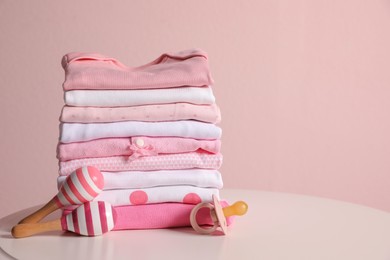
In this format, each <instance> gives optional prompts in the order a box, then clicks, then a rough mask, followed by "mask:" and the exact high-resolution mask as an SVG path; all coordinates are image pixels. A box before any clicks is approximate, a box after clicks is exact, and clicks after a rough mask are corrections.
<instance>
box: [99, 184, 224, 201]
mask: <svg viewBox="0 0 390 260" xmlns="http://www.w3.org/2000/svg"><path fill="white" fill-rule="evenodd" d="M213 194H214V195H216V196H217V197H218V198H219V190H218V189H213V188H199V187H194V186H184V185H183V186H161V187H153V188H145V189H124V190H103V191H102V192H101V193H100V194H99V195H98V196H97V197H96V198H95V199H94V201H99V200H100V201H106V202H109V203H110V204H111V205H112V206H124V205H142V204H152V203H164V202H179V203H186V204H198V203H201V202H211V201H212V195H213Z"/></svg>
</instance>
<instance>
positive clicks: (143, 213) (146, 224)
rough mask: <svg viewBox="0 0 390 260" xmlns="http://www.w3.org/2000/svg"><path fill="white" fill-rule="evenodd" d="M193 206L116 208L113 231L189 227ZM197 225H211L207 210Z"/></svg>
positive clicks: (211, 221) (149, 205)
mask: <svg viewBox="0 0 390 260" xmlns="http://www.w3.org/2000/svg"><path fill="white" fill-rule="evenodd" d="M221 205H222V207H227V206H228V203H227V202H226V201H221ZM194 207H195V205H193V204H184V203H158V204H147V205H127V206H116V207H114V210H115V212H116V221H115V225H114V229H113V230H127V229H156V228H173V227H190V226H191V223H190V215H191V211H192V209H193V208H194ZM73 209H74V207H70V208H67V209H65V210H64V212H63V215H67V214H69V213H70V212H71V211H72V210H73ZM233 221H234V217H227V218H226V222H227V225H228V226H230V225H231V224H232V223H233ZM196 222H197V223H198V224H199V225H213V224H214V222H213V220H212V219H211V216H210V210H209V209H208V208H202V209H200V210H199V211H198V214H197V215H196Z"/></svg>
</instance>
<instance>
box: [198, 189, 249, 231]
mask: <svg viewBox="0 0 390 260" xmlns="http://www.w3.org/2000/svg"><path fill="white" fill-rule="evenodd" d="M201 208H209V209H210V217H211V219H212V221H213V223H214V225H213V226H212V227H209V228H204V227H201V226H200V225H199V224H198V222H197V221H196V215H197V214H198V211H199V210H200V209H201ZM247 210H248V205H247V204H246V203H245V202H243V201H237V202H235V203H234V204H233V205H231V206H228V207H225V208H222V206H221V203H220V202H219V201H218V198H217V196H215V195H213V204H211V203H200V204H198V205H196V206H195V207H194V208H193V209H192V211H191V215H190V221H191V226H192V227H193V228H194V230H195V231H197V232H199V233H201V234H211V233H213V232H214V231H215V230H217V228H218V227H220V228H221V230H222V233H223V234H224V235H226V234H227V223H226V218H227V217H230V216H242V215H244V214H245V213H246V212H247Z"/></svg>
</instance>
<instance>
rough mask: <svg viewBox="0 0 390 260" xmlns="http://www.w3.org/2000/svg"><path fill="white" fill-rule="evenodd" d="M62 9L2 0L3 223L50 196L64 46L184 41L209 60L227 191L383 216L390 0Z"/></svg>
mask: <svg viewBox="0 0 390 260" xmlns="http://www.w3.org/2000/svg"><path fill="white" fill-rule="evenodd" d="M63 3H65V2H63ZM66 3H67V4H61V3H60V2H58V1H50V0H47V1H43V0H38V1H11V0H3V1H0V37H1V41H0V59H1V60H0V88H1V92H0V93H1V102H0V111H1V114H2V119H1V127H0V131H1V132H0V138H1V141H0V162H1V173H0V174H1V181H0V202H1V209H0V217H1V216H5V215H8V214H10V213H11V212H13V211H16V210H19V209H22V208H25V207H29V206H33V205H36V204H41V203H44V202H46V201H48V200H49V199H50V198H51V197H52V196H54V195H55V194H56V177H57V160H56V158H55V150H56V143H57V138H58V116H59V114H60V111H61V107H62V105H63V99H62V97H63V93H62V89H61V84H62V81H63V78H64V75H63V70H62V68H61V66H60V60H61V57H62V56H63V54H65V53H67V52H71V51H92V52H100V53H103V54H107V55H111V56H113V57H116V58H118V59H119V60H121V61H122V62H123V63H125V64H127V65H129V66H137V65H141V64H143V63H146V62H149V61H150V60H152V59H154V58H156V57H157V56H158V55H159V54H160V53H163V52H166V51H176V50H182V49H187V48H190V47H200V48H202V49H204V50H205V51H207V52H208V53H209V56H210V63H211V69H212V73H213V76H214V79H215V82H216V84H215V86H214V92H215V95H216V97H217V102H218V104H219V105H220V107H221V109H222V113H223V119H222V124H221V125H222V128H223V131H224V133H223V153H224V165H223V168H222V174H223V177H224V181H225V187H226V188H250V189H261V190H272V191H284V192H294V193H302V194H310V195H315V196H322V197H328V198H336V199H339V200H345V201H350V202H354V203H360V204H364V205H368V206H371V207H376V208H379V209H384V210H387V211H390V174H389V173H390V160H389V156H390V137H389V132H390V123H389V120H390V71H389V68H390V48H389V46H390V36H389V35H390V33H389V32H390V31H389V30H390V2H389V1H388V0H371V1H367V0H344V1H336V0H333V1H332V0H296V1H291V0H279V1H277V0H267V1H264V0H263V1H259V0H256V1H239V2H237V1H182V0H175V1H173V0H169V1H158V0H155V1H114V2H108V1H67V2H66ZM237 199H245V198H239V197H238V198H237Z"/></svg>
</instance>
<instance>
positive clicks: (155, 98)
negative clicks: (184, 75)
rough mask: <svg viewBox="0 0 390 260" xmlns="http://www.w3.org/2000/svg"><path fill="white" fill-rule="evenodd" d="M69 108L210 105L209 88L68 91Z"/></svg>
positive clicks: (211, 99)
mask: <svg viewBox="0 0 390 260" xmlns="http://www.w3.org/2000/svg"><path fill="white" fill-rule="evenodd" d="M64 98H65V104H67V105H69V106H92V107H126V106H139V105H151V104H164V103H183V102H186V103H191V104H198V105H211V104H213V103H214V102H215V97H214V94H213V91H212V90H211V88H208V87H207V88H197V87H181V88H167V89H147V90H70V91H66V92H65V96H64Z"/></svg>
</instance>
